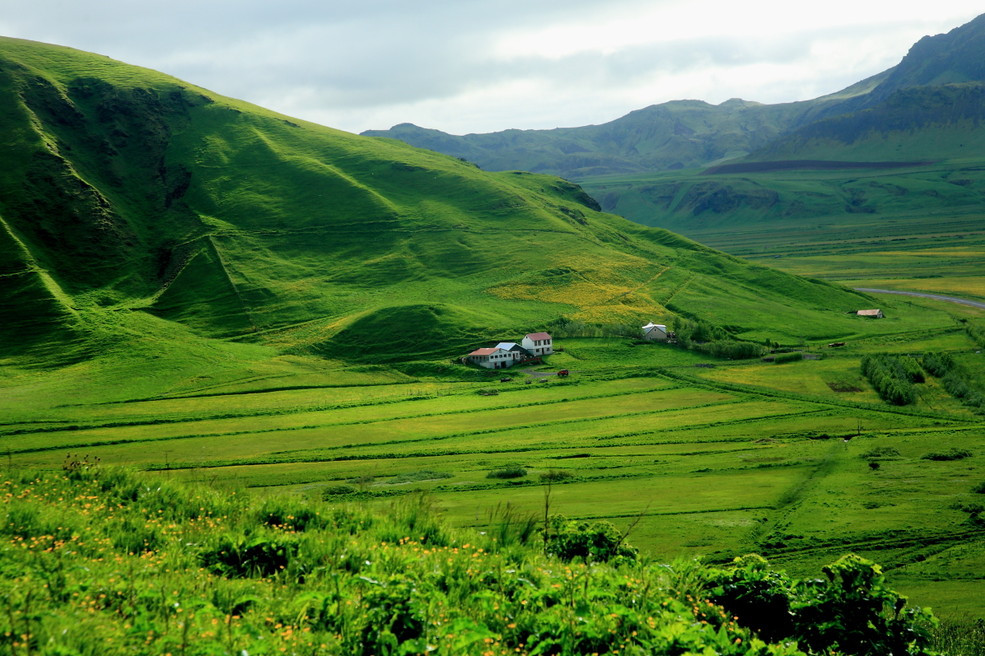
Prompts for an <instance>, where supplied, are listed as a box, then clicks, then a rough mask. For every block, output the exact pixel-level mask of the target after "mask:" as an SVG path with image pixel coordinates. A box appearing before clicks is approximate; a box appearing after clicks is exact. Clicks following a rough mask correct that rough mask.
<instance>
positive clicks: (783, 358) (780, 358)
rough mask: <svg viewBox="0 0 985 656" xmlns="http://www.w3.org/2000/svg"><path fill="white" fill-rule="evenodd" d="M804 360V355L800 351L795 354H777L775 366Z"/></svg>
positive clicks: (774, 360)
mask: <svg viewBox="0 0 985 656" xmlns="http://www.w3.org/2000/svg"><path fill="white" fill-rule="evenodd" d="M803 359H804V354H803V353H802V352H800V351H795V352H794V353H777V354H776V355H774V356H773V364H783V363H785V362H797V361H799V360H803Z"/></svg>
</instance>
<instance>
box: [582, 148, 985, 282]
mask: <svg viewBox="0 0 985 656" xmlns="http://www.w3.org/2000/svg"><path fill="white" fill-rule="evenodd" d="M844 158H845V157H844V156H842V157H841V158H838V157H835V159H844ZM868 159H870V160H878V159H880V157H877V156H876V154H875V153H870V156H869V157H868ZM983 171H985V167H983V166H982V162H981V161H980V160H975V159H962V160H957V159H954V160H941V161H937V162H934V163H933V164H929V165H926V166H916V167H913V168H912V169H903V170H900V169H886V170H880V169H871V170H861V169H858V170H853V169H846V170H786V171H769V172H758V173H757V172H750V173H746V174H743V175H735V174H730V175H724V174H723V175H703V174H702V173H700V172H697V171H694V172H690V173H686V172H685V173H668V172H664V173H655V174H649V175H636V176H606V177H599V178H593V179H588V180H583V181H582V184H583V186H584V187H585V188H586V189H587V190H588V191H589V192H590V193H592V194H593V195H595V197H596V198H599V199H600V200H601V201H602V204H603V206H604V207H606V209H609V210H610V211H615V212H617V213H620V214H622V215H624V216H627V217H629V218H632V219H633V220H635V221H639V222H640V223H643V224H645V225H658V226H662V227H666V228H668V229H671V230H675V231H677V232H680V233H681V234H684V235H687V236H688V237H690V238H692V239H695V240H697V241H699V242H701V243H703V244H707V245H708V246H711V247H713V248H717V249H720V250H723V251H725V252H727V253H731V254H732V255H737V256H740V257H742V258H744V259H747V260H751V261H755V262H761V263H764V264H768V265H769V266H771V267H774V268H777V269H781V270H783V271H787V272H789V273H795V274H798V275H804V276H809V277H812V278H819V279H823V280H832V281H837V282H839V283H842V284H846V285H848V286H865V287H878V288H885V289H900V290H911V291H924V292H931V293H943V294H954V295H958V296H964V297H967V298H974V299H978V300H982V299H985V277H983V276H985V221H983V214H982V211H981V207H982V190H983V189H985V175H983ZM607 198H608V200H606V199H607ZM709 198H711V199H713V200H715V199H717V202H718V203H720V204H719V205H716V204H715V202H712V201H709V200H708V199H709ZM702 199H704V200H702ZM723 199H724V200H723ZM702 203H704V204H702ZM721 203H724V204H721Z"/></svg>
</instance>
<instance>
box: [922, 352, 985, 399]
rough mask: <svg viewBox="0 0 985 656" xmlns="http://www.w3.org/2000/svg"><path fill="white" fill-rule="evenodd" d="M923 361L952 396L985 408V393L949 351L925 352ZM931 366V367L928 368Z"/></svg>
mask: <svg viewBox="0 0 985 656" xmlns="http://www.w3.org/2000/svg"><path fill="white" fill-rule="evenodd" d="M921 362H926V363H927V364H926V366H925V368H927V371H928V372H930V373H931V375H933V376H935V377H936V378H939V379H940V381H941V385H943V386H944V389H946V390H947V391H948V393H949V394H951V396H953V397H954V398H956V399H958V400H960V401H961V402H962V403H963V404H964V405H966V406H969V407H972V408H976V409H980V410H985V393H983V392H982V390H981V386H980V384H979V383H978V382H977V381H976V379H975V378H974V377H973V376H972V375H971V373H970V372H969V371H968V370H967V369H966V368H965V367H964V366H962V365H961V364H960V363H959V362H957V361H956V360H955V359H954V357H953V356H951V355H950V354H947V353H925V354H924V356H923V358H922V360H921ZM928 367H929V368H928Z"/></svg>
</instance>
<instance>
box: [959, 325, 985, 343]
mask: <svg viewBox="0 0 985 656" xmlns="http://www.w3.org/2000/svg"><path fill="white" fill-rule="evenodd" d="M964 329H965V332H967V333H968V337H970V338H971V340H972V341H973V342H975V344H977V345H978V346H979V347H981V348H985V326H983V325H979V324H976V323H971V322H968V323H966V324H965V327H964Z"/></svg>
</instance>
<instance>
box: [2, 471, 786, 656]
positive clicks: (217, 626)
mask: <svg viewBox="0 0 985 656" xmlns="http://www.w3.org/2000/svg"><path fill="white" fill-rule="evenodd" d="M104 478H112V479H113V482H112V484H111V485H109V487H110V488H111V490H112V489H123V488H126V487H131V489H145V490H146V489H154V488H156V486H157V483H158V480H157V479H155V478H153V477H150V476H136V475H134V474H131V473H128V472H124V471H122V470H111V469H100V470H93V471H90V472H88V475H87V476H84V477H69V476H68V475H66V474H64V473H62V474H59V475H46V476H42V477H34V476H31V477H28V478H25V480H23V481H15V480H13V479H10V478H7V479H4V480H0V490H2V491H3V495H0V519H3V520H4V522H3V525H14V524H17V523H18V522H19V521H20V520H19V519H18V518H17V517H15V518H14V519H13V520H10V515H11V513H13V514H14V515H19V516H23V515H24V511H23V509H24V508H25V507H26V508H32V509H33V511H34V514H35V515H36V516H40V517H42V518H46V517H47V516H48V515H50V514H52V513H58V514H60V515H65V516H68V515H70V514H72V513H75V514H78V515H79V516H80V517H81V518H82V519H83V522H82V523H81V524H80V525H79V526H78V527H77V530H76V531H74V532H73V534H72V535H70V536H68V537H66V538H65V539H63V540H55V541H52V539H51V536H34V537H32V538H24V537H23V536H20V535H10V534H4V536H3V539H0V553H2V554H3V566H2V567H0V594H2V598H3V599H4V611H5V612H3V613H0V636H2V637H0V644H3V646H4V647H5V648H7V650H9V651H10V652H11V653H12V654H21V653H44V654H86V655H88V654H93V655H95V654H105V655H109V656H116V655H123V654H133V653H148V652H150V651H153V652H162V653H167V652H170V653H173V654H185V655H186V656H218V655H219V654H233V653H235V654H240V653H285V652H286V653H345V654H361V655H366V656H368V655H370V654H417V653H426V652H435V653H438V654H449V655H452V654H456V655H457V654H479V653H481V654H487V655H490V656H506V655H508V654H510V655H515V654H528V655H531V656H532V655H534V654H541V655H543V654H561V653H565V654H575V653H593V652H597V653H615V652H617V651H618V652H620V653H640V654H644V653H714V654H719V655H721V656H749V654H756V655H757V656H798V655H800V654H801V652H800V651H798V650H797V649H796V647H794V646H793V645H792V644H791V643H790V642H789V641H782V642H778V643H775V644H767V643H766V642H764V641H762V640H761V639H759V638H757V637H755V636H753V635H752V633H751V631H750V630H749V629H747V628H745V627H743V626H742V625H741V624H739V623H736V622H735V621H734V620H732V618H731V617H729V616H727V615H726V613H725V612H724V611H723V610H722V609H721V608H718V607H716V606H714V605H713V604H711V603H710V602H708V601H706V600H704V599H703V598H702V599H698V598H694V599H692V600H690V601H687V600H683V599H678V598H677V597H675V596H674V594H673V591H672V590H671V589H670V588H668V587H667V586H666V584H665V581H666V578H667V577H666V571H665V569H664V568H662V567H660V566H650V565H645V564H641V563H637V562H634V560H633V558H634V556H635V552H634V551H633V550H631V549H629V548H627V547H624V546H621V545H619V544H618V543H616V542H614V541H613V538H614V537H615V535H616V534H615V533H614V531H613V530H612V529H611V527H603V526H601V525H596V526H591V527H589V526H578V525H575V524H573V523H572V524H568V523H564V522H560V521H555V522H553V523H552V525H553V526H554V527H555V529H556V530H557V531H558V535H559V536H562V539H561V540H559V541H558V542H557V543H556V544H557V545H558V547H559V548H560V546H561V545H562V544H567V545H568V546H569V547H570V548H574V547H575V545H576V544H580V545H582V546H581V547H578V549H579V550H580V551H579V553H576V554H573V555H572V556H571V558H572V559H573V560H571V561H570V562H566V563H562V562H559V561H558V560H555V559H553V558H546V557H545V556H544V555H543V554H542V553H541V552H540V550H539V549H537V548H536V547H534V546H533V545H530V546H524V545H526V544H527V543H529V542H530V537H531V535H532V533H533V531H532V530H531V528H530V522H529V521H526V520H524V521H519V522H518V521H516V520H517V515H516V513H515V512H514V511H513V510H511V509H504V510H503V512H501V513H500V514H499V516H500V518H501V519H502V520H503V521H504V522H505V523H508V524H510V525H511V526H512V528H509V529H506V532H507V533H509V534H510V535H511V536H512V537H511V538H510V539H509V540H506V541H503V540H500V539H499V538H500V537H502V535H503V533H502V532H499V533H498V534H486V535H482V534H474V535H473V534H463V533H455V534H453V535H449V541H448V543H447V544H445V545H440V544H437V543H435V542H430V543H426V542H422V541H421V540H420V539H419V538H417V537H412V536H415V535H417V533H418V532H419V530H420V527H421V526H423V525H425V524H427V523H429V522H437V521H438V520H437V519H436V517H435V516H434V514H433V510H432V509H430V507H429V504H428V503H427V501H426V499H425V498H424V497H421V498H419V499H418V500H416V501H414V502H413V503H410V504H403V505H399V506H395V507H393V508H391V509H390V511H389V512H386V513H381V514H379V515H371V514H369V513H367V512H365V511H356V510H352V509H344V508H331V507H328V506H319V505H318V504H312V506H311V507H310V509H311V510H313V511H315V512H316V513H317V516H318V517H321V518H324V521H323V522H320V523H312V524H310V525H309V526H307V527H306V528H305V530H304V532H299V531H297V530H294V528H292V527H291V526H289V525H287V524H285V523H275V525H271V526H268V525H266V524H264V525H261V526H258V525H257V518H264V517H272V516H273V515H275V514H277V513H279V512H283V511H288V510H289V509H292V508H293V509H292V510H290V512H292V513H293V512H296V509H297V508H296V503H297V501H296V500H294V499H275V498H268V499H261V500H258V501H256V502H255V503H250V504H242V505H241V504H239V503H234V504H229V503H227V502H228V499H223V498H221V497H213V496H211V495H209V494H207V493H206V491H195V490H191V489H189V490H184V489H182V488H180V487H175V490H176V495H177V496H176V497H172V498H171V501H172V502H173V501H176V500H179V501H180V500H181V499H180V498H182V497H183V498H184V500H183V505H186V506H190V505H192V504H193V503H198V504H200V507H201V508H203V513H204V514H203V515H202V516H201V517H200V518H198V519H186V520H184V521H182V522H163V521H162V520H160V519H158V518H159V517H160V516H161V515H163V514H165V509H164V508H163V507H161V508H155V507H153V506H146V507H140V506H139V504H137V503H132V504H129V505H127V504H124V505H122V506H121V505H118V504H115V503H108V502H107V499H108V495H111V493H112V492H111V490H110V491H103V490H101V487H102V485H103V484H104V483H107V482H108V481H106V480H104ZM129 483H136V485H134V486H130V485H129ZM203 495H204V496H203ZM157 501H159V502H163V500H162V499H161V498H157ZM18 508H19V509H18ZM425 515H427V517H425ZM8 520H9V521H8ZM121 520H123V521H124V522H125V523H126V524H125V526H121V524H120V522H121ZM271 521H273V520H271ZM135 526H143V527H145V529H148V530H154V531H157V532H158V534H159V537H160V540H159V541H158V542H156V543H155V544H154V545H150V546H148V548H147V549H146V550H144V551H141V552H140V553H135V552H134V551H132V550H130V549H128V548H122V547H120V546H119V545H118V544H116V541H115V540H113V539H112V537H113V536H115V535H117V534H119V533H120V532H121V531H123V530H131V529H132V528H133V527H135ZM442 530H444V529H442ZM392 535H402V537H400V538H398V539H396V540H395V541H390V539H389V536H392ZM586 539H587V540H586ZM581 559H584V560H592V561H593V562H591V563H580V562H576V561H578V560H581ZM606 559H613V560H617V561H619V565H618V566H607V565H605V564H603V563H602V561H603V560H606ZM688 569H689V570H690V571H692V572H694V573H697V572H699V571H703V570H704V568H703V567H702V566H700V565H697V564H692V565H690V566H689V568H688ZM678 583H679V581H678Z"/></svg>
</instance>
